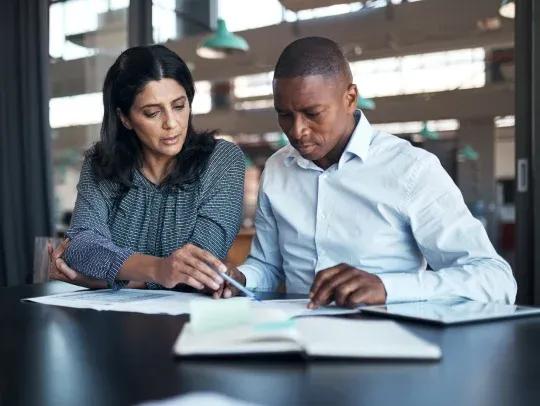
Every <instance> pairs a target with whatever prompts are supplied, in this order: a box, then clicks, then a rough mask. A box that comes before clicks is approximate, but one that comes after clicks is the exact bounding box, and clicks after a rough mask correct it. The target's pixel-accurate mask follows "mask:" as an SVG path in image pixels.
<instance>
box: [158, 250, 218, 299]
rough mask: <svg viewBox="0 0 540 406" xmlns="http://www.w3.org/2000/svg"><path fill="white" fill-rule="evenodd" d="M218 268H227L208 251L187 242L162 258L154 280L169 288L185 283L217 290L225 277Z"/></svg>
mask: <svg viewBox="0 0 540 406" xmlns="http://www.w3.org/2000/svg"><path fill="white" fill-rule="evenodd" d="M212 268H213V269H212ZM216 270H217V271H221V272H223V271H226V270H227V268H226V267H225V265H223V263H222V262H221V261H220V260H219V259H217V258H216V257H214V256H213V255H212V254H210V253H209V252H208V251H205V250H203V249H201V248H199V247H197V246H196V245H193V244H186V245H184V246H183V247H182V248H180V249H177V250H176V251H174V252H172V253H171V255H169V256H168V257H165V258H161V259H160V261H159V264H158V266H157V267H156V270H155V275H154V280H155V282H157V283H159V284H160V285H163V286H165V287H166V288H169V289H170V288H173V287H175V286H176V285H178V284H179V283H183V284H186V285H189V286H192V287H194V288H195V289H198V290H202V289H205V288H206V289H209V290H211V291H212V292H215V291H217V290H219V289H220V288H221V286H222V285H223V278H222V277H221V276H219V274H218V273H217V272H216Z"/></svg>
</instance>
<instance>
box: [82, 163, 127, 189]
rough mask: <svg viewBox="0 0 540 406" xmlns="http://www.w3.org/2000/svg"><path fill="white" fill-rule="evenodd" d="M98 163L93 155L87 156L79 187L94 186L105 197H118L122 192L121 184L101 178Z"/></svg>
mask: <svg viewBox="0 0 540 406" xmlns="http://www.w3.org/2000/svg"><path fill="white" fill-rule="evenodd" d="M96 165H97V163H96V161H95V159H94V158H93V156H92V155H90V154H86V155H85V158H84V160H83V164H82V167H81V174H80V178H79V187H82V186H85V185H86V186H92V187H95V188H97V189H99V190H100V191H101V192H102V193H103V195H104V196H105V197H113V196H116V195H117V194H118V192H119V190H120V188H121V187H120V184H119V183H117V182H114V181H112V180H109V179H103V178H102V177H100V176H99V171H98V170H97V168H96Z"/></svg>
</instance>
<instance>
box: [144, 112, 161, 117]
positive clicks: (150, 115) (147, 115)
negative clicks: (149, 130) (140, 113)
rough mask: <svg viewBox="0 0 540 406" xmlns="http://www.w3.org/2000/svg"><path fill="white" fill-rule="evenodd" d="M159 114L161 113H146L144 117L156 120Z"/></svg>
mask: <svg viewBox="0 0 540 406" xmlns="http://www.w3.org/2000/svg"><path fill="white" fill-rule="evenodd" d="M158 114H159V111H145V112H144V115H145V116H146V117H148V118H154V117H156V116H157V115H158Z"/></svg>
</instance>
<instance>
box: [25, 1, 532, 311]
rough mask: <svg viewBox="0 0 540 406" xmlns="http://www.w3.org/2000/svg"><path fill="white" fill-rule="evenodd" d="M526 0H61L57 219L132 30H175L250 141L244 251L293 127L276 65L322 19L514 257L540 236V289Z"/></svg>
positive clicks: (55, 56)
mask: <svg viewBox="0 0 540 406" xmlns="http://www.w3.org/2000/svg"><path fill="white" fill-rule="evenodd" d="M25 2H28V0H25ZM518 2H519V3H527V4H524V5H522V4H520V6H518V9H519V7H522V11H519V10H518V11H517V12H516V8H515V4H514V1H511V0H503V1H501V0H474V1H470V0H408V1H407V0H364V1H356V2H346V1H343V0H257V1H254V0H197V1H195V0H131V1H130V0H65V1H54V0H51V1H49V2H48V4H47V10H46V13H47V15H48V19H49V24H48V27H47V31H48V33H47V35H48V38H47V41H46V44H47V48H48V51H47V52H48V65H47V67H46V70H47V71H48V72H47V92H48V93H47V95H48V106H47V113H48V117H47V118H48V123H47V124H50V135H49V137H50V162H51V163H52V164H51V168H50V170H51V176H50V184H51V185H52V189H51V190H52V196H51V200H52V202H53V204H52V205H51V206H50V207H51V212H52V213H53V214H52V217H51V222H50V223H51V224H52V227H53V228H52V230H51V233H52V234H53V235H55V236H62V233H63V232H64V231H65V229H66V227H67V226H68V225H69V220H70V216H71V211H72V209H73V205H74V202H75V198H76V184H77V181H78V177H79V171H80V168H81V163H82V154H83V152H84V151H85V150H86V149H87V148H88V147H89V146H90V145H92V144H93V143H94V142H95V141H97V140H98V137H99V129H100V122H101V119H102V114H103V107H102V101H101V97H102V95H101V87H102V84H103V80H104V76H105V73H106V71H107V69H108V68H109V66H110V65H111V64H112V63H113V62H114V60H115V59H116V57H117V56H118V55H119V53H120V52H121V51H122V50H124V49H126V48H127V47H128V46H131V45H139V44H150V43H162V44H165V45H166V46H167V47H169V48H171V49H172V50H174V51H176V52H177V53H178V54H179V55H180V56H181V57H182V58H183V59H184V60H185V61H186V62H188V65H189V67H190V69H191V70H192V73H193V76H194V79H195V81H196V96H195V100H194V104H193V112H194V114H195V115H194V120H193V122H194V125H195V127H196V128H199V129H214V128H217V129H218V130H219V136H220V137H223V138H225V139H227V140H230V141H232V142H234V143H236V144H238V145H239V146H240V147H241V148H242V150H243V151H244V153H245V156H246V163H247V173H246V183H245V202H244V218H243V223H242V231H241V233H240V235H239V236H238V239H237V241H236V242H235V245H234V247H233V249H232V250H231V253H230V255H229V260H230V261H231V262H233V263H238V262H241V261H242V260H243V258H244V257H245V255H246V254H247V252H248V249H249V242H250V240H251V237H252V235H253V220H254V218H253V217H254V210H255V205H256V198H257V188H258V182H259V176H260V173H261V171H262V170H263V168H264V165H265V161H266V159H267V158H268V157H269V156H270V155H271V154H273V153H274V152H275V151H276V150H278V149H279V148H281V147H282V146H284V145H285V144H286V143H287V140H286V138H285V136H284V134H282V132H281V131H280V129H279V127H278V125H277V117H276V114H275V111H274V110H273V103H272V94H271V92H272V87H271V81H272V74H273V72H272V69H273V66H274V64H275V62H276V60H277V57H278V55H279V53H280V52H281V51H282V49H283V48H284V47H285V46H286V45H287V44H288V43H290V42H292V41H293V40H295V39H296V38H299V37H304V36H311V35H321V36H326V37H329V38H331V39H333V40H334V41H336V42H337V43H338V44H339V45H340V46H341V47H342V49H343V50H344V52H345V55H346V57H347V58H348V59H349V61H350V65H351V69H352V72H353V75H354V81H355V83H356V84H357V85H358V89H359V92H360V95H361V97H360V100H359V105H358V107H359V108H360V109H362V110H363V112H364V114H365V115H366V116H367V118H368V120H369V121H370V122H371V123H372V124H373V125H374V126H375V127H376V128H378V129H381V130H385V131H388V132H391V133H393V134H396V135H398V136H399V137H403V138H405V139H407V140H409V141H410V142H412V143H413V144H414V145H416V146H418V147H420V148H425V149H426V150H428V151H431V152H433V153H434V154H436V155H437V156H438V158H439V159H440V161H441V163H442V164H443V166H444V168H445V169H446V170H447V171H448V173H449V174H450V176H451V177H452V178H453V179H454V181H455V182H456V183H457V185H458V186H459V188H460V189H461V191H462V193H463V196H464V199H465V201H466V203H467V205H468V206H469V208H470V210H471V211H472V213H473V215H474V216H476V217H477V218H478V219H480V221H481V222H482V223H483V224H484V226H485V228H486V230H487V232H488V235H489V237H490V239H491V241H492V242H493V244H494V246H495V247H496V249H497V250H498V251H499V253H501V254H502V255H503V256H504V257H505V258H506V259H507V260H508V261H509V262H510V263H511V265H512V266H513V267H514V268H515V267H516V247H517V246H518V244H517V240H518V236H517V235H518V234H519V233H521V235H522V236H523V238H525V240H526V243H524V245H523V247H525V246H526V245H527V247H528V248H527V247H525V248H527V249H526V251H522V252H521V254H520V253H519V252H518V253H517V257H520V256H522V261H524V262H522V263H521V265H520V266H522V267H523V268H522V269H523V272H524V276H523V277H524V278H525V279H524V280H526V282H527V283H530V285H531V286H530V289H531V291H530V292H529V293H527V294H528V295H529V296H527V297H528V298H529V299H531V298H532V293H531V292H532V289H533V286H534V280H533V276H532V273H533V268H534V267H533V262H534V260H535V257H534V255H535V254H534V250H533V247H532V245H531V244H533V241H534V239H533V237H532V234H533V231H532V229H531V228H530V227H532V223H531V222H530V221H529V224H528V225H526V224H525V223H527V221H524V222H523V227H525V228H526V229H525V228H524V229H523V231H521V232H520V231H519V230H518V228H519V225H516V217H519V214H518V215H516V200H517V201H518V209H519V210H521V213H523V216H525V217H524V218H527V217H526V216H531V217H529V219H532V218H533V217H532V213H533V208H534V201H533V200H531V199H533V194H531V193H532V188H528V185H529V183H528V182H529V179H533V178H535V177H534V174H533V172H532V167H533V165H532V162H531V161H530V160H527V162H524V161H523V160H522V161H519V162H518V160H519V156H520V154H522V155H523V156H524V157H525V158H530V155H532V154H533V149H534V146H535V145H536V144H534V143H533V142H532V139H533V136H534V134H533V127H534V126H533V125H532V123H533V122H534V121H533V116H534V106H533V105H532V104H531V100H532V99H533V98H532V95H531V92H533V93H534V92H535V90H534V89H533V90H531V88H532V83H533V82H532V78H533V77H534V68H533V66H534V64H533V61H536V59H534V58H538V56H535V55H537V53H534V52H533V49H535V47H536V48H537V47H538V45H534V43H532V42H531V35H532V31H531V30H532V28H531V27H532V26H533V17H532V14H531V13H532V8H533V7H534V6H533V5H531V4H529V2H528V1H521V2H520V0H518ZM531 3H534V2H531ZM536 13H537V11H536ZM516 14H519V15H521V17H519V15H518V16H517V18H516ZM527 14H531V15H530V16H529V17H527V16H526V15H527ZM520 19H521V20H520ZM520 21H521V22H520ZM517 22H520V23H519V24H520V25H519V26H518V25H516V24H517ZM517 38H518V39H519V38H520V39H519V47H518V46H517V45H516V39H517ZM535 52H537V50H535ZM516 54H518V55H521V56H522V58H523V62H520V63H523V65H522V69H521V71H520V70H519V69H517V70H516ZM531 58H532V60H531ZM516 72H521V73H522V76H520V78H521V79H520V80H521V81H519V80H516V77H517V76H518V75H516ZM534 83H536V82H534ZM520 86H521V87H520ZM516 88H518V89H519V88H520V89H522V90H520V92H522V93H519V94H518V95H517V96H518V97H516ZM536 92H537V93H538V91H536ZM534 94H536V93H534ZM520 95H521V96H520ZM519 97H521V98H519ZM516 100H518V101H519V100H522V102H518V103H517V104H518V105H516ZM520 103H521V104H520ZM520 106H521V107H520ZM531 106H532V107H531ZM516 107H517V108H521V109H522V110H521V113H519V114H521V116H520V115H519V114H518V113H516ZM531 108H532V110H531ZM516 117H518V119H516ZM519 117H521V118H522V121H520V123H521V124H518V123H517V121H519V120H520V118H519ZM520 125H521V126H522V127H521V132H522V134H523V137H522V138H521V141H518V142H517V147H516V140H518V139H520V138H519V137H518V136H517V135H516V134H517V133H518V131H516V127H519V126H520ZM535 131H536V130H535ZM516 157H518V160H516ZM517 171H518V172H519V171H522V175H520V176H521V178H520V176H518V180H519V179H521V186H520V184H518V183H519V182H516V172H517ZM520 187H521V189H520ZM523 187H525V190H524V189H523ZM519 191H521V192H522V193H523V196H522V197H521V199H522V200H521V202H522V203H519V202H520V200H519V199H520V197H519V196H518V195H519ZM520 204H521V206H520ZM519 210H518V211H519ZM534 224H536V223H534ZM525 240H524V241H525ZM525 248H523V249H525ZM539 279H540V278H539ZM538 283H539V284H540V281H538ZM531 300H532V299H531Z"/></svg>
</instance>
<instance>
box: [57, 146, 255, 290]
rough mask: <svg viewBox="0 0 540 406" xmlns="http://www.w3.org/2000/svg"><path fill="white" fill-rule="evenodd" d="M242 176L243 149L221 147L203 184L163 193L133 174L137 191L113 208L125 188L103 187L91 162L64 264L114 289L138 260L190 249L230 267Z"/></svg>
mask: <svg viewBox="0 0 540 406" xmlns="http://www.w3.org/2000/svg"><path fill="white" fill-rule="evenodd" d="M244 172H245V162H244V155H243V153H242V151H241V150H240V148H238V147H237V146H236V145H234V144H232V143H230V142H227V141H223V140H218V141H217V143H216V146H215V149H214V151H213V152H212V154H211V156H210V158H209V161H208V165H207V167H206V169H205V170H204V172H203V173H202V174H201V177H200V179H199V180H198V181H197V182H195V183H192V184H189V185H186V186H182V187H175V188H171V187H168V186H157V185H155V184H153V183H152V182H150V181H149V180H147V179H146V178H145V177H144V176H143V175H142V174H141V173H140V172H139V171H138V170H135V171H134V174H133V187H131V188H130V189H129V191H128V192H127V194H126V195H125V196H124V198H123V199H122V200H121V202H120V203H119V204H114V202H115V199H114V198H115V196H116V195H117V193H118V187H119V185H118V184H117V183H114V182H111V181H108V180H97V179H96V177H95V175H94V172H93V170H92V165H91V163H90V162H89V160H88V159H86V160H85V162H84V164H83V167H82V170H81V176H80V179H79V184H78V185H77V192H78V193H77V201H76V203H75V208H74V211H73V217H72V220H71V226H70V227H69V230H68V232H67V235H68V237H69V238H70V239H71V242H70V244H69V246H68V249H67V250H66V252H65V253H64V258H65V260H66V262H67V264H68V265H69V266H70V267H72V268H73V269H76V270H77V271H79V272H81V273H83V274H85V275H87V276H91V277H94V278H97V279H102V280H106V281H107V283H108V285H109V286H111V287H113V288H119V287H121V286H122V285H123V284H124V283H123V282H121V281H115V279H116V275H117V274H118V271H119V270H120V268H121V267H122V265H123V263H124V262H125V261H126V260H127V259H128V258H129V256H131V255H132V254H134V253H142V254H148V255H154V256H158V257H164V256H167V255H169V254H170V253H171V252H172V251H174V250H176V249H178V248H180V247H182V246H183V245H185V244H187V243H192V244H194V245H197V246H199V247H201V248H203V249H205V250H207V251H209V252H211V253H212V254H214V255H215V256H216V257H217V258H220V259H224V258H225V256H226V255H227V251H228V250H229V248H230V246H231V244H232V242H233V240H234V238H235V237H236V234H237V233H238V230H239V228H240V221H241V214H242V202H243V193H244ZM147 286H148V287H156V285H155V284H147Z"/></svg>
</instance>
